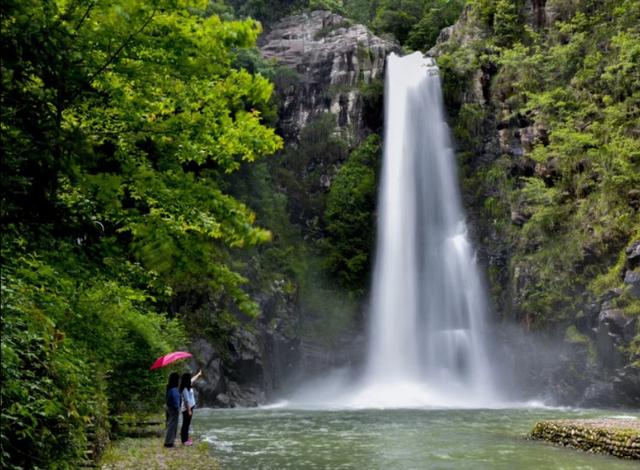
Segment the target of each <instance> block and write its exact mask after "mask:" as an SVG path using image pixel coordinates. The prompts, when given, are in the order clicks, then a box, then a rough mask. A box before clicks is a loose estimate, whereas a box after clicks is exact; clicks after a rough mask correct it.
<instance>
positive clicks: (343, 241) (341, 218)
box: [323, 135, 380, 297]
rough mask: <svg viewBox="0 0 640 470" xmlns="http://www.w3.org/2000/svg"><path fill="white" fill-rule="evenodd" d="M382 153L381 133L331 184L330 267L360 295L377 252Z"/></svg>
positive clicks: (326, 215)
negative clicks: (378, 176)
mask: <svg viewBox="0 0 640 470" xmlns="http://www.w3.org/2000/svg"><path fill="white" fill-rule="evenodd" d="M379 155H380V138H379V137H378V136H377V135H372V136H370V137H369V138H367V139H366V140H365V141H364V142H363V143H362V144H361V145H360V147H358V148H357V149H356V150H354V151H353V152H352V153H351V155H350V156H349V158H348V160H347V161H346V163H345V164H344V165H343V166H342V167H341V168H340V170H339V171H338V173H337V174H336V176H335V178H334V180H333V182H332V184H331V189H330V192H329V196H328V198H327V207H326V209H325V213H324V220H325V221H326V224H327V229H326V231H327V237H326V238H325V239H324V240H323V242H324V243H325V244H326V247H325V250H326V251H325V259H326V263H327V267H328V271H329V273H330V274H331V275H332V278H334V279H336V280H337V282H338V284H339V285H340V286H341V287H343V288H345V289H347V290H348V291H356V293H357V295H358V296H360V297H362V295H363V294H364V291H365V289H366V287H367V282H368V280H369V277H368V273H369V272H370V265H371V254H372V253H373V234H374V232H375V221H374V218H373V216H374V212H375V203H376V188H377V184H376V173H377V172H376V167H377V166H378V161H379V158H380V157H379Z"/></svg>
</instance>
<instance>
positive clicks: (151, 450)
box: [98, 437, 221, 470]
mask: <svg viewBox="0 0 640 470" xmlns="http://www.w3.org/2000/svg"><path fill="white" fill-rule="evenodd" d="M162 444H163V441H162V437H136V438H130V437H127V438H124V439H119V440H116V441H113V443H112V445H111V447H110V448H109V449H107V450H106V451H105V453H104V455H103V456H102V459H101V460H100V463H99V465H98V468H101V469H103V470H139V469H141V468H144V469H148V470H160V469H162V470H165V469H166V470H172V469H176V470H178V469H184V468H188V469H190V470H205V469H207V470H219V469H220V468H221V467H220V463H219V462H218V461H217V460H216V458H215V457H213V455H211V452H210V451H209V446H208V445H207V443H206V442H200V443H198V444H195V445H194V446H193V447H183V446H181V445H177V446H176V447H173V448H166V447H164V446H163V445H162Z"/></svg>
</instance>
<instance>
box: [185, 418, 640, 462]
mask: <svg viewBox="0 0 640 470" xmlns="http://www.w3.org/2000/svg"><path fill="white" fill-rule="evenodd" d="M620 415H626V416H634V417H636V418H638V419H640V413H637V412H624V413H622V412H618V411H613V412H612V411H603V410H575V409H574V410H568V409H548V408H525V409H498V410H488V409H487V410H433V409H432V410H429V409H405V410H292V409H265V408H256V409H232V410H219V409H199V410H197V413H196V415H195V417H194V423H193V435H194V437H195V438H196V439H199V440H204V441H207V442H209V443H211V444H212V447H213V452H215V455H216V456H217V457H218V459H219V460H220V461H221V463H222V465H223V468H225V469H230V470H233V469H251V470H253V469H265V470H266V469H274V470H275V469H305V470H307V469H309V470H311V469H367V470H368V469H385V470H390V469H397V470H409V469H415V470H418V469H475V470H478V469H509V470H512V469H519V470H521V469H522V470H523V469H607V470H615V469H631V468H636V469H637V468H638V463H637V462H635V463H634V462H631V461H624V460H619V459H617V458H615V457H607V456H601V455H593V454H588V453H585V452H581V451H577V450H573V449H565V448H561V447H556V446H553V445H550V444H548V443H545V442H539V441H529V440H526V439H525V438H524V436H525V434H526V433H527V432H529V431H530V430H531V428H532V427H533V425H534V423H535V422H536V421H539V420H542V419H556V418H592V417H612V416H620Z"/></svg>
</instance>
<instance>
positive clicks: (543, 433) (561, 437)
mask: <svg viewBox="0 0 640 470" xmlns="http://www.w3.org/2000/svg"><path fill="white" fill-rule="evenodd" d="M530 437H531V438H532V439H541V440H545V441H549V442H553V443H554V444H559V445H561V446H565V447H574V448H577V449H581V450H584V451H587V452H593V453H597V454H611V455H615V456H616V457H620V458H623V459H634V460H638V459H640V419H635V418H624V419H622V418H607V419H574V420H568V419H561V420H553V421H540V422H538V423H536V425H535V426H534V427H533V431H531V435H530Z"/></svg>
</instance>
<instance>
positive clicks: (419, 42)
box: [406, 0, 465, 50]
mask: <svg viewBox="0 0 640 470" xmlns="http://www.w3.org/2000/svg"><path fill="white" fill-rule="evenodd" d="M464 5H465V1H464V0H431V1H428V2H425V5H424V10H423V14H422V18H420V21H418V22H417V23H416V24H414V25H413V26H412V28H411V31H410V32H409V35H408V37H407V43H406V45H407V46H408V47H409V48H410V49H414V50H427V49H429V48H431V47H432V46H434V45H435V43H436V39H438V35H439V34H440V31H441V30H442V29H444V28H445V27H447V26H449V25H452V24H453V23H455V22H456V20H457V19H458V17H459V16H460V13H461V12H462V9H463V7H464Z"/></svg>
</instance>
